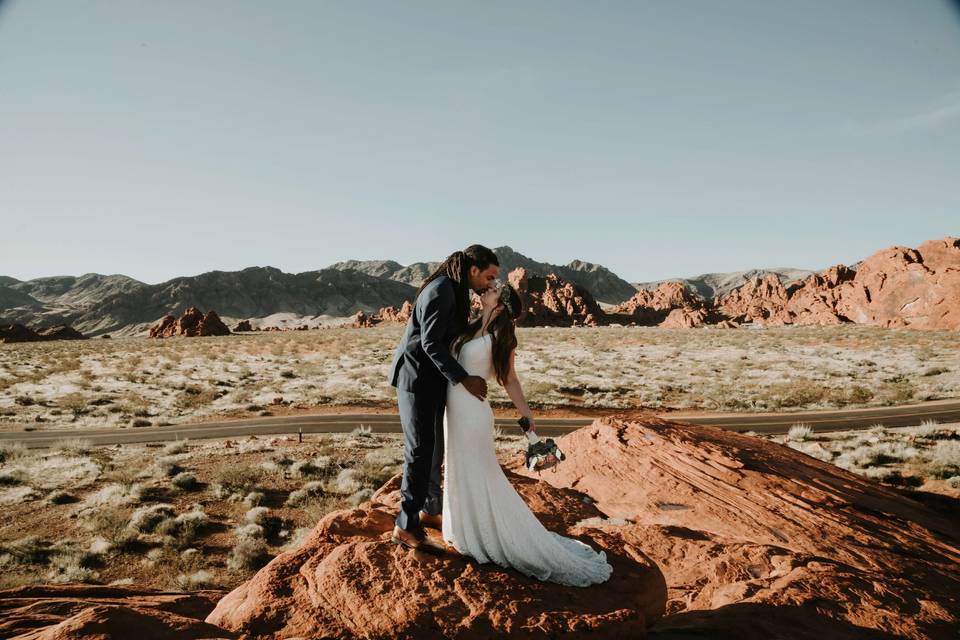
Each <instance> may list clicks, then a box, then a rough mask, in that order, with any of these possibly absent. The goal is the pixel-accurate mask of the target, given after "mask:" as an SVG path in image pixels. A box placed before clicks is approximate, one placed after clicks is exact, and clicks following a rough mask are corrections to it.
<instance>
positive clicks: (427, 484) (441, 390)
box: [396, 379, 447, 531]
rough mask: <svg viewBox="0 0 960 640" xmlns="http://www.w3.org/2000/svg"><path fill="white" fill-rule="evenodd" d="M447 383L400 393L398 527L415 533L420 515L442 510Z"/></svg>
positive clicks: (442, 382)
mask: <svg viewBox="0 0 960 640" xmlns="http://www.w3.org/2000/svg"><path fill="white" fill-rule="evenodd" d="M446 396H447V382H446V380H443V379H442V380H439V381H438V382H437V384H436V388H433V387H427V388H425V389H423V390H418V391H416V392H410V391H404V390H403V389H397V406H398V408H399V409H400V425H401V427H402V428H403V438H404V444H403V480H402V481H401V483H400V513H399V514H398V515H397V520H396V523H397V526H399V527H400V528H401V529H405V530H407V531H413V530H414V529H416V528H418V527H419V526H420V511H421V510H423V511H425V512H426V513H429V514H431V515H436V514H438V513H440V511H441V510H442V508H443V493H442V489H441V488H440V484H441V481H442V475H441V471H440V465H441V464H443V412H444V409H445V408H446Z"/></svg>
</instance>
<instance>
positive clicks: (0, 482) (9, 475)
mask: <svg viewBox="0 0 960 640" xmlns="http://www.w3.org/2000/svg"><path fill="white" fill-rule="evenodd" d="M27 480H29V476H28V475H27V473H26V472H25V471H24V470H23V469H0V487H13V486H16V485H18V484H23V483H25V482H27Z"/></svg>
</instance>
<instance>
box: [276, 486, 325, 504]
mask: <svg viewBox="0 0 960 640" xmlns="http://www.w3.org/2000/svg"><path fill="white" fill-rule="evenodd" d="M323 493H324V491H323V483H322V482H320V481H319V480H314V481H312V482H308V483H306V484H305V485H303V486H302V487H300V488H299V489H296V490H295V491H291V492H290V495H289V496H287V499H286V501H285V502H284V503H283V504H284V505H286V506H288V507H298V506H300V505H302V504H304V503H306V502H308V501H309V500H310V499H311V498H314V497H316V496H320V495H323Z"/></svg>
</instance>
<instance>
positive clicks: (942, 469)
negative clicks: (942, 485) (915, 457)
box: [920, 440, 960, 479]
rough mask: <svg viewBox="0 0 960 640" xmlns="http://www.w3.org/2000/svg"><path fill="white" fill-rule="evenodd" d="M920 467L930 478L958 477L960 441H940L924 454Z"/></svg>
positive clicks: (959, 471)
mask: <svg viewBox="0 0 960 640" xmlns="http://www.w3.org/2000/svg"><path fill="white" fill-rule="evenodd" d="M920 467H921V468H922V470H923V473H924V475H926V476H927V477H930V478H939V479H946V478H950V477H952V476H955V475H960V441H957V440H940V441H938V442H937V443H936V444H934V445H933V446H932V447H930V448H929V449H927V450H926V451H925V452H924V455H923V460H922V461H921V462H920Z"/></svg>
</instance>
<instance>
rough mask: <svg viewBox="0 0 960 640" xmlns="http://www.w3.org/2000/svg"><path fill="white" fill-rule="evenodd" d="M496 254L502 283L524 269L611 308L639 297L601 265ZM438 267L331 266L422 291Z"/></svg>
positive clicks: (356, 263) (510, 251) (384, 263)
mask: <svg viewBox="0 0 960 640" xmlns="http://www.w3.org/2000/svg"><path fill="white" fill-rule="evenodd" d="M493 252H494V253H495V254H497V259H498V260H499V262H500V272H501V277H502V279H506V275H507V274H508V273H510V272H511V271H513V270H514V269H517V268H519V267H522V268H523V269H524V270H525V271H526V273H527V274H529V275H531V276H541V277H545V276H548V275H550V274H553V275H556V276H559V277H560V278H562V279H563V280H565V281H567V282H572V283H574V284H577V285H580V286H581V287H584V288H586V289H587V290H588V291H590V293H591V294H593V297H594V298H595V299H596V300H599V301H600V302H606V303H608V304H617V303H619V302H623V301H624V300H626V299H627V298H629V297H630V296H632V295H633V294H634V293H636V289H635V288H634V286H633V285H631V284H630V283H629V282H627V281H626V280H624V279H623V278H621V277H620V276H618V275H617V274H615V273H613V272H612V271H610V270H609V269H607V268H606V267H604V266H602V265H599V264H593V263H592V262H583V261H582V260H574V261H573V262H570V263H569V264H567V265H556V264H550V263H548V262H538V261H536V260H534V259H532V258H528V257H527V256H525V255H523V254H522V253H519V252H517V251H514V250H513V249H512V248H510V247H508V246H503V247H497V248H495V249H494V250H493ZM438 264H440V263H439V262H416V263H414V264H411V265H407V266H403V265H401V264H399V263H398V262H394V261H393V260H366V261H359V260H349V261H346V262H338V263H336V264H333V265H330V268H331V269H356V270H358V271H362V272H363V273H366V274H368V275H372V276H377V277H381V278H389V279H391V280H396V281H398V282H404V283H406V284H410V285H414V286H417V287H419V286H420V283H421V282H422V281H423V279H424V278H426V277H427V276H428V275H430V273H432V272H433V270H434V269H436V268H437V265H438Z"/></svg>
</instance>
